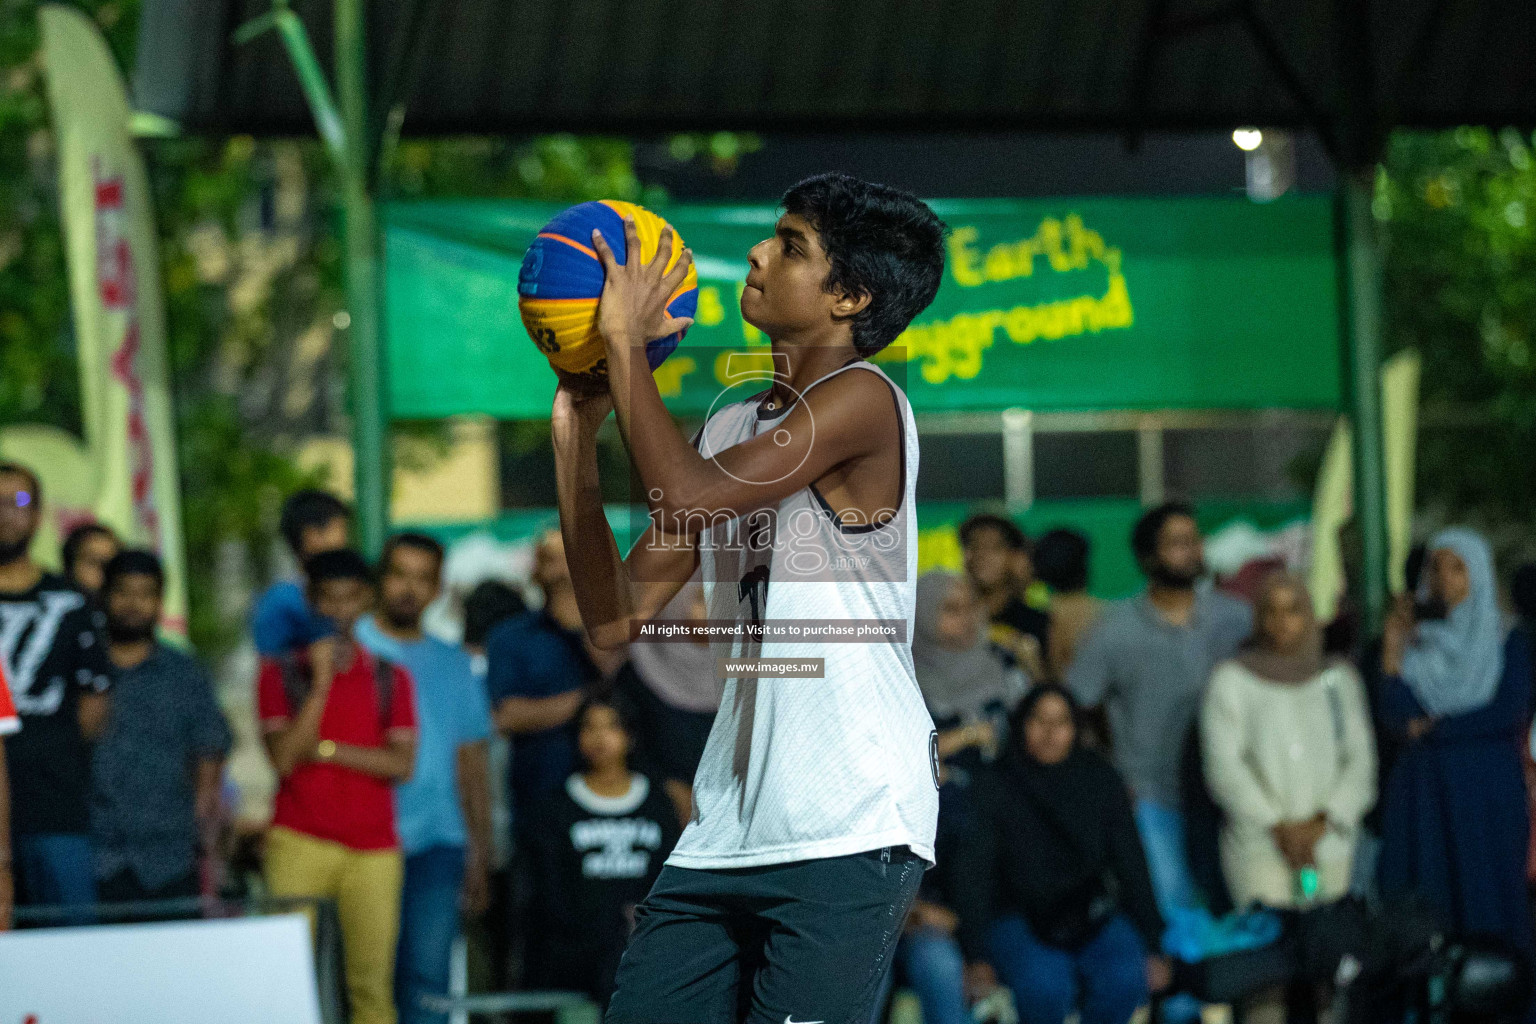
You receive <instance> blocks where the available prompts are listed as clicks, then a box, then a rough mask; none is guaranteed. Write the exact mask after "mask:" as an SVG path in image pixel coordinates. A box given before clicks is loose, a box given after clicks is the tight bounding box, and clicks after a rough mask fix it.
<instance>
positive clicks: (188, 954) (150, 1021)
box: [0, 914, 320, 1024]
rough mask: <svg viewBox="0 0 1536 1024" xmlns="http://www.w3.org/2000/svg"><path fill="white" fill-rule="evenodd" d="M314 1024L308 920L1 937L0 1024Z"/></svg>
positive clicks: (299, 916) (151, 926)
mask: <svg viewBox="0 0 1536 1024" xmlns="http://www.w3.org/2000/svg"><path fill="white" fill-rule="evenodd" d="M210 1021H217V1022H218V1024H273V1022H279V1021H280V1022H282V1024H319V1022H320V1004H319V1001H318V998H317V996H316V992H315V970H314V959H313V955H312V953H311V951H310V939H309V922H308V919H307V918H306V917H304V916H303V915H302V914H284V915H280V916H274V917H255V918H244V919H241V920H233V921H189V922H184V923H183V922H177V923H167V924H134V925H110V926H100V927H83V928H45V929H36V930H30V931H17V932H8V933H5V934H0V1024H209V1022H210Z"/></svg>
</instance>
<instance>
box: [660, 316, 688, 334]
mask: <svg viewBox="0 0 1536 1024" xmlns="http://www.w3.org/2000/svg"><path fill="white" fill-rule="evenodd" d="M692 326H693V317H691V316H674V317H669V318H667V321H666V322H665V323H663V324H662V325H661V331H660V333H658V334H657V337H659V338H670V337H672V335H674V334H681V333H682V332H683V331H686V330H687V329H688V328H690V327H692Z"/></svg>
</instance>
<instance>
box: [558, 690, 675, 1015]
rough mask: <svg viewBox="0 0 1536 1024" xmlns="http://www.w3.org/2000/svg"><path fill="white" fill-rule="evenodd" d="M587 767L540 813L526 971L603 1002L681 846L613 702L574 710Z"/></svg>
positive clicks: (671, 816) (666, 804) (667, 805)
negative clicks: (637, 911) (635, 768)
mask: <svg viewBox="0 0 1536 1024" xmlns="http://www.w3.org/2000/svg"><path fill="white" fill-rule="evenodd" d="M576 729H577V744H578V749H579V752H580V755H581V761H582V764H583V768H582V770H580V771H578V772H576V773H574V774H572V775H571V776H570V778H568V779H566V781H565V785H564V786H563V787H561V788H560V789H558V790H556V791H555V792H554V793H551V794H550V795H549V797H547V798H546V799H545V801H544V802H543V804H542V805H540V807H539V808H538V810H537V811H536V812H535V813H536V817H535V820H534V822H533V827H532V828H531V829H530V830H529V832H530V838H531V842H532V850H531V851H530V860H531V870H532V876H533V884H534V894H535V895H534V900H535V906H534V908H533V911H534V913H533V921H534V927H533V929H532V934H531V935H530V943H529V945H530V948H529V957H528V959H529V963H528V973H529V975H530V980H531V981H532V982H533V983H534V984H535V985H538V986H540V987H548V988H559V989H574V990H576V991H582V992H587V993H590V994H591V995H592V997H593V998H594V999H597V1000H598V1001H599V1002H601V1003H603V1004H605V1005H606V1003H607V1001H608V997H609V996H610V995H611V994H612V992H613V979H614V974H615V972H616V971H617V970H618V966H619V957H620V956H621V955H622V954H623V952H624V944H625V943H626V942H627V941H628V939H629V932H630V929H631V928H632V927H633V925H634V908H635V904H637V903H639V902H640V900H642V899H643V898H644V897H645V895H646V893H648V892H649V891H650V888H651V884H652V883H653V882H655V881H656V876H657V875H658V874H660V872H661V865H662V862H663V861H664V860H666V858H667V854H669V853H670V852H671V851H672V846H673V844H674V843H676V842H677V837H678V832H679V829H678V823H677V812H676V811H675V809H674V807H673V805H672V803H671V801H670V800H668V798H667V795H666V793H665V791H664V790H663V789H662V788H661V786H659V785H653V784H652V782H651V780H650V779H649V778H647V777H646V776H644V775H641V774H639V773H637V772H632V771H630V768H629V754H630V748H631V746H632V744H633V738H632V733H631V731H630V729H629V726H628V724H627V723H626V722H625V720H624V716H623V714H622V713H621V712H620V710H619V708H618V707H616V706H615V705H614V704H612V703H609V702H606V701H602V700H591V701H589V702H588V703H587V704H585V705H584V706H583V707H582V708H581V710H580V711H579V712H577V715H576Z"/></svg>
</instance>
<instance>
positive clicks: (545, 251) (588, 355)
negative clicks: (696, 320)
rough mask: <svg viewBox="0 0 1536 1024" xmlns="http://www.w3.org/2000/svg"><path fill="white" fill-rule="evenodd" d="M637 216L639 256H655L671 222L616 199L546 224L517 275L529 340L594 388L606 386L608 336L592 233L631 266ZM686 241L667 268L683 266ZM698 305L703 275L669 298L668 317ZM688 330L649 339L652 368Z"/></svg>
mask: <svg viewBox="0 0 1536 1024" xmlns="http://www.w3.org/2000/svg"><path fill="white" fill-rule="evenodd" d="M626 215H628V216H631V217H633V218H634V219H635V228H636V230H637V232H638V234H639V236H640V249H641V254H640V258H641V260H642V261H647V260H650V259H652V258H654V257H655V255H656V249H657V246H658V244H659V243H660V241H661V232H662V229H663V228H665V227H667V222H666V221H665V220H663V219H662V218H660V217H658V216H656V214H654V213H652V212H651V211H650V210H647V209H646V208H645V207H643V206H636V205H635V204H634V203H625V202H619V201H617V200H608V199H605V200H602V201H600V202H590V203H579V204H577V205H576V206H573V207H571V208H570V209H568V210H566V211H565V212H563V213H561V214H560V215H559V216H558V217H556V218H555V219H554V220H552V221H550V222H549V223H548V224H546V225H544V230H542V231H540V232H539V234H538V237H536V238H535V239H534V240H533V244H532V245H530V246H529V247H528V252H527V253H526V254H525V255H524V256H523V266H522V270H521V272H519V274H518V277H517V295H518V298H517V308H518V311H519V312H520V313H521V314H522V317H523V326H524V327H526V328H527V330H528V336H529V337H530V338H532V339H533V343H534V344H535V345H537V346H538V347H539V351H541V352H543V353H544V355H545V356H546V357H547V358H548V359H549V363H550V365H551V366H553V367H554V368H555V369H556V370H559V371H561V372H562V373H564V374H567V375H569V376H573V377H577V378H585V379H586V381H587V382H588V383H591V384H593V385H597V384H605V382H606V380H607V376H608V367H607V360H606V359H605V357H604V351H603V339H602V338H601V337H599V335H598V331H597V300H598V297H599V296H600V295H602V292H603V264H602V261H601V260H599V259H598V256H597V253H596V252H595V251H593V249H592V230H593V229H594V228H596V229H597V230H599V231H601V232H602V233H603V240H604V241H606V242H607V243H608V246H609V248H611V249H612V250H613V255H614V257H615V258H616V259H617V260H618V261H619V262H620V263H628V262H629V254H628V253H627V252H626V248H627V246H626V242H625V238H624V217H625V216H626ZM682 251H683V240H682V239H681V238H678V237H674V240H673V243H672V255H671V258H670V259H669V260H668V261H667V269H668V270H671V269H672V267H673V266H674V265H676V263H677V260H678V258H679V257H680V256H681V254H682ZM698 303H699V275H698V272H697V271H696V270H695V269H694V268H693V267H689V268H688V276H687V277H686V278H685V279H684V280H683V283H682V284H681V285H680V286H679V287H678V289H677V291H676V292H675V293H674V294H673V295H672V296H671V298H670V299H669V300H668V301H667V313H668V314H669V315H671V316H674V317H684V316H687V317H691V316H693V314H694V310H695V309H697V308H698ZM682 337H683V332H681V331H679V332H678V333H676V334H672V335H668V336H667V337H665V338H659V339H657V340H655V341H652V342H650V343H649V344H647V345H646V347H645V356H646V362H647V363H649V364H650V367H651V369H652V370H654V369H656V367H658V366H660V365H661V364H662V361H663V360H665V359H666V358H667V356H669V355H671V354H672V352H673V350H674V349H676V348H677V343H678V342H679V341H681V340H682Z"/></svg>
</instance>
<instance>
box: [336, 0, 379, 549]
mask: <svg viewBox="0 0 1536 1024" xmlns="http://www.w3.org/2000/svg"><path fill="white" fill-rule="evenodd" d="M364 14H365V11H364V2H363V0H335V33H336V85H337V89H336V91H337V95H338V99H339V106H340V110H341V122H342V129H343V132H344V133H345V137H346V156H345V159H344V160H343V161H342V163H341V166H340V167H339V168H338V170H339V171H340V172H341V196H342V218H343V219H342V245H343V252H344V254H345V256H344V267H343V269H344V273H345V280H346V296H347V312H348V314H349V315H350V317H351V324H350V327H349V330H348V343H349V353H350V357H351V358H350V367H351V374H350V378H351V379H350V385H351V388H350V390H351V393H352V452H353V479H354V483H355V487H356V495H357V522H358V529H359V535H360V536H359V540H360V541H361V543H362V548H363V551H364V553H365V554H367V555H368V556H369V557H370V558H373V557H377V556H378V554H379V552H380V550H382V548H383V546H384V539H385V536H386V534H387V533H388V531H389V485H390V481H391V477H392V474H391V468H390V449H389V408H388V403H389V396H388V393H387V392H386V390H385V385H386V381H385V367H384V313H383V310H384V303H383V274H382V266H381V265H382V262H383V254H382V247H381V245H380V239H379V224H378V214H377V210H376V208H375V205H374V197H373V190H372V182H371V176H370V174H369V171H370V168H369V154H370V153H371V152H372V151H373V147H372V145H371V144H370V140H369V138H368V130H369V129H368V125H369V118H368V71H367V40H366V38H365V33H366V25H365V20H364Z"/></svg>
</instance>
